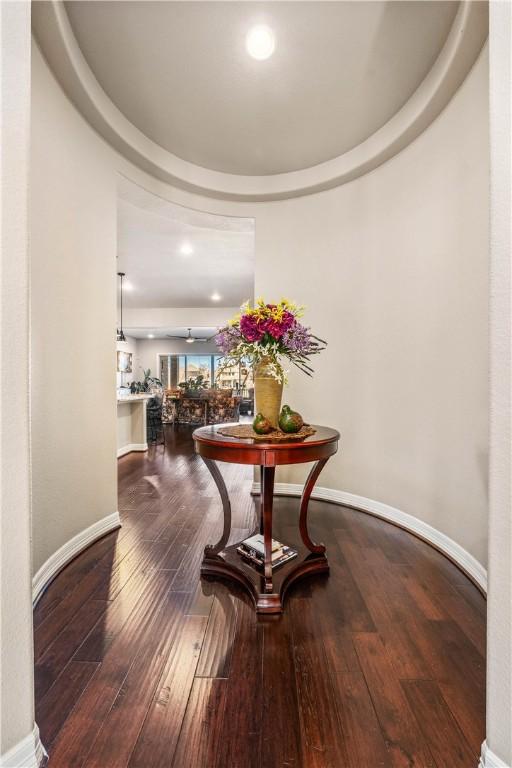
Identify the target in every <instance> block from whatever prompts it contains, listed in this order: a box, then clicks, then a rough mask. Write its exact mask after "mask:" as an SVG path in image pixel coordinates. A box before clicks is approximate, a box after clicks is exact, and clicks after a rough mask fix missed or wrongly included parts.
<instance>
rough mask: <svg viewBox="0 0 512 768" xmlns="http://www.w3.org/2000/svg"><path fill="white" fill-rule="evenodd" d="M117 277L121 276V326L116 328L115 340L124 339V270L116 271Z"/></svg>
mask: <svg viewBox="0 0 512 768" xmlns="http://www.w3.org/2000/svg"><path fill="white" fill-rule="evenodd" d="M117 275H118V277H120V278H121V327H120V328H118V329H117V341H121V342H123V341H126V336H125V335H124V331H123V277H124V276H125V273H124V272H118V273H117Z"/></svg>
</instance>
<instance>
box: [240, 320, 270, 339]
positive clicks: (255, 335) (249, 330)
mask: <svg viewBox="0 0 512 768" xmlns="http://www.w3.org/2000/svg"><path fill="white" fill-rule="evenodd" d="M240 330H241V332H242V335H243V336H244V337H245V338H246V339H247V341H261V339H262V338H263V334H264V333H265V331H264V330H262V329H261V328H260V327H259V325H258V322H257V321H256V320H255V319H254V318H253V317H250V316H248V315H242V317H241V318H240Z"/></svg>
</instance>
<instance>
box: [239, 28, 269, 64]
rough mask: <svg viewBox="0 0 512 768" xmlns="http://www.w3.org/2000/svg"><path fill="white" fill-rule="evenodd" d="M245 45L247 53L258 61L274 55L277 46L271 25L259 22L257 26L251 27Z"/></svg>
mask: <svg viewBox="0 0 512 768" xmlns="http://www.w3.org/2000/svg"><path fill="white" fill-rule="evenodd" d="M245 47H246V48H247V53H248V54H249V56H252V58H253V59H257V60H258V61H264V59H268V58H269V57H270V56H272V54H273V53H274V48H275V47H276V39H275V36H274V33H273V31H272V30H271V29H270V27H267V26H265V24H257V25H256V26H255V27H251V29H250V30H249V31H248V33H247V36H246V38H245Z"/></svg>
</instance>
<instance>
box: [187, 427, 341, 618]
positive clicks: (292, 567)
mask: <svg viewBox="0 0 512 768" xmlns="http://www.w3.org/2000/svg"><path fill="white" fill-rule="evenodd" d="M222 426H223V425H217V426H211V427H200V428H199V429H196V430H195V432H194V434H193V437H194V441H195V450H196V453H198V454H199V455H200V456H201V457H202V459H203V461H204V462H205V464H206V466H207V467H208V469H209V471H210V473H211V475H212V477H213V479H214V481H215V483H216V485H217V488H218V490H219V493H220V497H221V500H222V507H223V510H224V528H223V532H222V536H221V537H220V539H219V541H218V542H217V543H216V544H213V545H208V546H207V547H205V551H204V559H203V563H202V566H201V575H203V576H206V577H210V578H211V577H220V578H230V579H234V580H235V581H237V582H238V583H240V584H242V585H243V586H244V587H245V588H246V589H247V590H248V591H249V593H250V595H251V597H252V598H253V600H254V604H255V606H256V611H257V612H258V613H281V612H282V610H283V601H284V596H285V593H286V590H287V589H288V588H289V587H290V585H291V584H293V582H294V581H296V580H297V579H299V578H301V577H303V576H308V575H310V574H313V573H321V572H324V573H325V572H328V571H329V564H328V562H327V557H326V555H325V546H324V545H323V544H315V542H314V541H312V539H311V537H310V535H309V533H308V504H309V498H310V496H311V492H312V490H313V488H314V486H315V483H316V481H317V479H318V476H319V475H320V472H321V471H322V469H323V468H324V466H325V464H326V463H327V461H328V460H329V458H330V457H331V456H333V455H334V454H335V453H336V451H337V450H338V440H339V437H340V435H339V432H337V431H336V430H335V429H330V428H329V427H317V426H315V427H314V428H315V429H316V432H315V434H314V435H311V436H310V437H306V438H305V439H304V440H301V441H296V442H292V441H290V442H284V443H283V442H278V443H271V442H264V441H260V440H253V439H251V438H249V439H242V438H236V437H226V436H224V435H221V434H219V429H220V428H221V427H222ZM224 426H226V425H224ZM217 461H225V462H228V463H232V464H252V465H256V466H259V467H260V477H261V501H260V526H259V532H260V533H262V534H263V537H264V547H265V562H264V569H263V571H262V572H260V571H258V570H257V569H256V568H254V567H253V566H252V565H250V564H249V563H247V562H245V560H244V559H243V558H242V557H241V556H240V555H239V554H238V552H237V547H238V544H234V545H231V546H229V547H228V546H226V545H227V543H228V540H229V534H230V531H231V504H230V501H229V496H228V492H227V490H226V486H225V483H224V480H223V477H222V474H221V472H220V470H219V468H218V466H217V464H216V462H217ZM306 462H315V463H314V465H313V467H312V468H311V471H310V473H309V476H308V479H307V480H306V484H305V486H304V490H303V492H302V497H301V500H300V507H299V526H298V527H299V532H300V537H301V540H302V543H301V544H298V545H296V544H293V547H294V548H295V549H297V550H298V556H297V557H296V558H294V559H293V560H290V561H289V562H287V563H285V564H284V565H281V566H280V567H279V568H277V569H275V570H274V571H272V564H271V542H272V508H273V496H274V475H275V471H276V467H278V466H280V465H282V464H303V463H306Z"/></svg>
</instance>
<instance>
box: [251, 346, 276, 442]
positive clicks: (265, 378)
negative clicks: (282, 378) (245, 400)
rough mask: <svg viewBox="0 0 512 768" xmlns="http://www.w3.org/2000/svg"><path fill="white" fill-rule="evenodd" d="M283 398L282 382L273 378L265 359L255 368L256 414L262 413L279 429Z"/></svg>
mask: <svg viewBox="0 0 512 768" xmlns="http://www.w3.org/2000/svg"><path fill="white" fill-rule="evenodd" d="M282 396H283V384H282V382H279V381H277V379H275V378H274V377H273V376H271V374H270V372H269V362H267V361H266V360H265V359H263V360H262V361H261V362H260V363H258V364H257V365H255V366H254V397H255V400H256V407H255V410H254V412H255V413H261V414H262V415H263V416H264V417H265V418H266V419H268V420H269V422H270V423H271V424H272V426H273V427H277V422H278V419H279V412H280V410H281V398H282Z"/></svg>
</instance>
